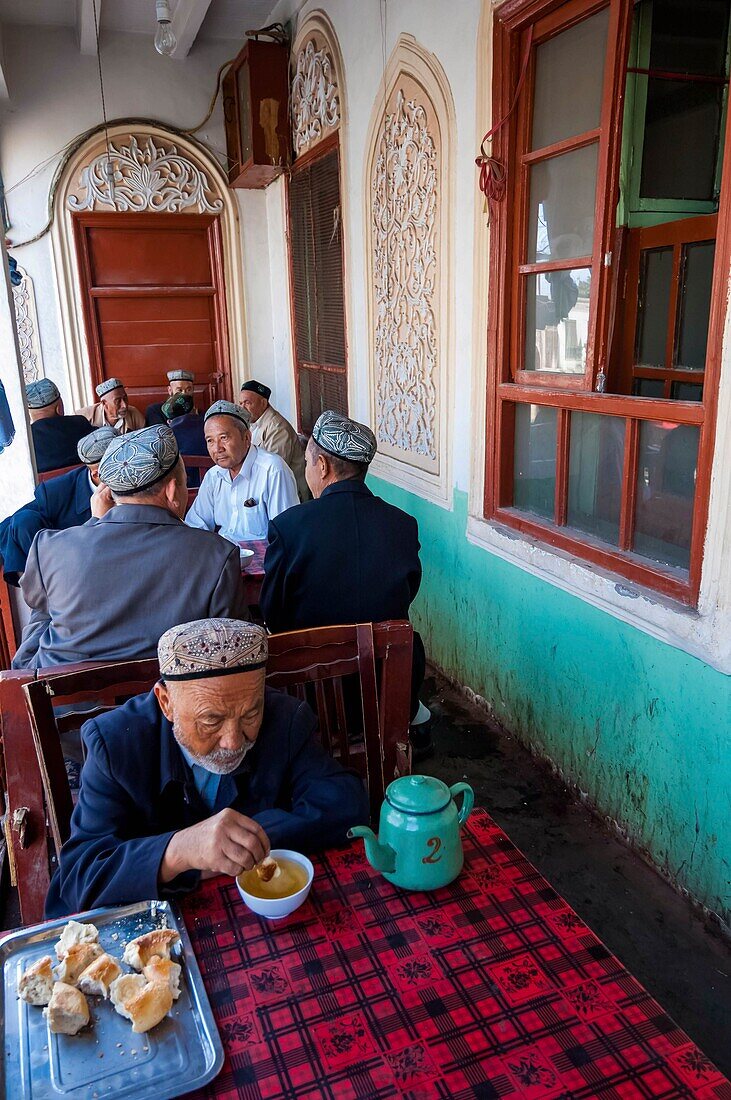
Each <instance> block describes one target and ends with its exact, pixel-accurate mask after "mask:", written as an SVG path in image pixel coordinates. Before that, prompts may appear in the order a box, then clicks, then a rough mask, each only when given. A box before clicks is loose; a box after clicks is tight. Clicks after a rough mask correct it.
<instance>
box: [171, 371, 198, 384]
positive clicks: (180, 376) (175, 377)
mask: <svg viewBox="0 0 731 1100" xmlns="http://www.w3.org/2000/svg"><path fill="white" fill-rule="evenodd" d="M168 382H195V375H194V374H192V373H191V371H189V370H169V371H168Z"/></svg>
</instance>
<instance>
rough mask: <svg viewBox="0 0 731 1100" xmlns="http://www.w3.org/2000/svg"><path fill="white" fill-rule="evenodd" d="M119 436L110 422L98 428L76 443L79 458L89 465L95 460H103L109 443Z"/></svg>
mask: <svg viewBox="0 0 731 1100" xmlns="http://www.w3.org/2000/svg"><path fill="white" fill-rule="evenodd" d="M118 438H119V437H118V435H117V433H116V432H115V430H114V428H111V427H110V426H109V425H108V424H105V425H104V427H103V428H97V429H96V431H93V432H89V434H88V435H85V436H84V437H83V439H80V440H79V442H78V443H77V444H76V450H77V452H78V455H79V458H80V459H81V461H82V462H85V463H86V465H87V466H92V465H93V464H94V463H95V462H101V460H102V458H103V457H104V454H105V452H106V449H107V447H108V446H109V444H110V443H111V442H112V440H113V439H118Z"/></svg>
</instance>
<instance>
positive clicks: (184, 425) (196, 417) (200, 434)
mask: <svg viewBox="0 0 731 1100" xmlns="http://www.w3.org/2000/svg"><path fill="white" fill-rule="evenodd" d="M167 423H168V424H169V425H170V427H171V428H172V429H173V432H174V433H175V440H176V442H177V444H178V450H179V451H180V453H181V455H207V454H208V447H207V446H206V433H205V429H204V426H203V425H204V421H203V416H202V415H201V413H196V412H191V413H186V414H185V415H184V416H176V417H175V418H174V419H173V420H168V421H167ZM186 471H187V474H188V488H189V489H198V488H199V487H200V483H201V472H200V470H197V469H195V468H194V467H192V466H191V467H190V468H188V467H186Z"/></svg>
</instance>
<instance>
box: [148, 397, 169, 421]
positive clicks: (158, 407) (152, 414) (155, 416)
mask: <svg viewBox="0 0 731 1100" xmlns="http://www.w3.org/2000/svg"><path fill="white" fill-rule="evenodd" d="M165 401H167V398H165ZM165 401H155V402H153V404H152V405H148V406H147V408H146V409H145V425H146V426H147V427H148V428H149V427H150V425H151V424H167V420H166V419H165V417H164V416H163V415H162V407H163V405H164V404H165Z"/></svg>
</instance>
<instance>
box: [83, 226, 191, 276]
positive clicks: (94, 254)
mask: <svg viewBox="0 0 731 1100" xmlns="http://www.w3.org/2000/svg"><path fill="white" fill-rule="evenodd" d="M182 217H185V215H182ZM87 240H88V248H89V261H90V268H91V278H92V283H93V285H94V286H96V287H105V286H135V287H137V286H211V265H210V260H209V255H208V235H207V233H206V231H205V230H204V229H193V230H184V229H179V230H173V231H171V230H170V229H160V230H156V229H154V228H150V229H118V230H117V229H97V228H90V229H89V231H88V234H87Z"/></svg>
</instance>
